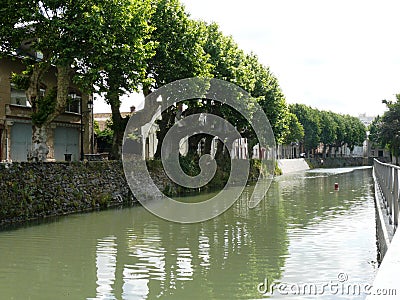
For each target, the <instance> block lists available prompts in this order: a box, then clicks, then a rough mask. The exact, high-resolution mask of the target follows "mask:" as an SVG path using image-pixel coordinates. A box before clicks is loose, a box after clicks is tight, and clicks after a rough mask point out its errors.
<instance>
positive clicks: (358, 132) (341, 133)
mask: <svg viewBox="0 0 400 300" xmlns="http://www.w3.org/2000/svg"><path fill="white" fill-rule="evenodd" d="M289 109H290V111H291V112H292V113H293V114H295V115H296V116H297V118H298V120H299V121H300V123H301V125H302V126H303V128H304V138H303V140H302V143H303V145H304V147H305V150H306V151H307V152H309V151H311V150H313V149H315V148H317V146H318V145H319V144H320V143H323V144H324V147H325V148H326V147H328V148H329V147H331V146H336V147H340V146H343V145H345V144H347V146H348V147H349V148H350V150H351V151H352V150H353V149H354V147H355V146H361V145H362V144H363V142H364V140H365V138H366V128H365V126H364V124H363V123H362V122H361V121H360V120H359V119H358V118H356V117H352V116H350V115H342V114H337V113H333V112H330V111H320V110H318V109H314V108H311V107H309V106H306V105H304V104H292V105H290V106H289Z"/></svg>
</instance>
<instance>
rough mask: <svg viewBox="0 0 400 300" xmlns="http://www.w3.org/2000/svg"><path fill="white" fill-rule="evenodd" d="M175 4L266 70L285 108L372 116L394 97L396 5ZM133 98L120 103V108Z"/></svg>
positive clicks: (397, 84) (399, 83) (290, 1)
mask: <svg viewBox="0 0 400 300" xmlns="http://www.w3.org/2000/svg"><path fill="white" fill-rule="evenodd" d="M181 2H182V3H183V4H184V5H185V7H186V10H187V12H188V13H189V14H190V15H191V17H192V18H194V19H201V20H204V21H207V22H216V23H218V24H219V26H220V28H221V31H222V32H223V33H224V34H225V35H232V37H233V38H234V40H235V41H236V42H237V43H238V45H239V47H240V48H241V49H243V50H244V51H245V52H246V53H250V52H253V53H255V54H256V55H257V56H258V57H259V60H260V62H261V63H263V64H264V65H265V66H269V67H270V70H271V71H272V73H274V74H275V76H276V77H277V79H278V81H279V83H280V86H281V88H282V91H283V93H284V95H285V97H286V101H287V103H304V104H307V105H310V106H312V107H315V108H318V109H322V110H331V111H334V112H337V113H345V114H351V115H354V116H358V114H361V113H366V114H367V115H369V116H375V115H378V114H380V115H381V114H382V113H383V112H384V110H385V105H384V104H382V100H383V99H387V100H394V99H395V94H397V93H400V38H399V32H400V18H399V16H398V14H399V12H400V1H398V0H379V1H369V0H363V1H360V0H346V1H344V0H335V1H327V0H246V1H239V0H181ZM139 98H140V97H139V96H137V95H136V96H133V97H130V98H128V99H127V100H124V101H123V105H122V109H121V110H122V111H128V110H129V107H130V105H132V103H134V104H135V103H137V102H138V99H139ZM133 99H134V100H133ZM95 104H96V103H95ZM105 108H106V109H107V107H105ZM99 110H102V111H104V109H103V108H102V107H101V105H98V108H97V111H98V112H100V111H99Z"/></svg>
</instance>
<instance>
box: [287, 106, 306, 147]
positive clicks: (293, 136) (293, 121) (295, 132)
mask: <svg viewBox="0 0 400 300" xmlns="http://www.w3.org/2000/svg"><path fill="white" fill-rule="evenodd" d="M288 117H289V130H287V133H286V136H285V140H284V143H285V144H290V143H292V142H300V141H302V140H303V138H304V128H303V125H301V123H300V122H299V120H298V119H297V116H296V115H295V114H293V113H289V116H288Z"/></svg>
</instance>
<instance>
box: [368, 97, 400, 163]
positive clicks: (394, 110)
mask: <svg viewBox="0 0 400 300" xmlns="http://www.w3.org/2000/svg"><path fill="white" fill-rule="evenodd" d="M382 102H383V103H385V104H386V106H387V108H388V110H387V111H385V113H384V114H383V116H382V117H377V118H376V119H375V120H374V122H373V123H372V124H371V128H370V130H371V134H370V137H371V139H372V140H373V141H374V142H376V143H380V144H381V145H382V146H386V147H387V148H388V149H389V150H390V152H391V154H392V155H393V156H395V157H399V156H400V94H396V100H395V101H387V100H383V101H382Z"/></svg>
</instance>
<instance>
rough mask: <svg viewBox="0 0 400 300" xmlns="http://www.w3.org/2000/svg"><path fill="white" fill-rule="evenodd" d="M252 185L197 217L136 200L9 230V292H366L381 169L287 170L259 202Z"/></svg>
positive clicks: (4, 269) (282, 295) (113, 295)
mask: <svg viewBox="0 0 400 300" xmlns="http://www.w3.org/2000/svg"><path fill="white" fill-rule="evenodd" d="M335 182H337V183H339V186H340V190H339V191H334V183H335ZM250 192H251V187H248V188H246V190H245V192H244V193H243V195H242V197H241V199H240V200H238V201H237V202H236V203H235V204H234V205H233V206H232V207H231V208H230V209H229V210H228V211H226V212H225V213H224V214H223V215H221V216H219V217H217V218H215V219H213V220H210V221H207V222H204V223H199V224H176V223H171V222H167V221H164V220H162V219H159V218H158V217H155V216H153V215H152V214H150V213H148V212H147V211H146V210H145V209H143V208H142V207H139V206H137V207H132V208H125V209H115V210H108V211H102V212H95V213H87V214H78V215H71V216H67V217H62V218H59V219H57V220H54V221H52V222H49V223H42V224H39V225H31V226H26V227H23V228H18V229H15V230H7V231H2V232H0V299H158V298H160V299H262V298H270V297H271V298H278V299H364V298H365V294H363V293H362V291H363V287H364V286H365V285H367V284H371V283H372V281H373V278H374V276H375V273H376V268H377V263H376V259H377V250H376V237H375V212H374V203H373V181H372V175H371V169H366V168H360V169H331V170H313V171H309V172H303V173H295V174H291V175H285V176H281V177H279V178H276V179H275V180H274V182H273V183H272V186H271V188H270V190H269V192H268V194H267V197H266V199H264V200H263V201H262V202H261V203H260V204H259V205H258V206H257V207H256V208H254V209H248V208H247V205H246V201H247V200H248V197H249V193H250ZM187 200H188V201H195V200H196V199H195V198H193V197H191V198H190V199H187ZM273 282H274V283H275V286H272V288H271V289H269V291H268V290H267V289H266V286H270V284H272V283H273ZM278 283H280V285H279V287H280V290H277V289H278ZM306 284H308V285H314V288H317V290H316V291H313V290H312V291H311V293H310V292H307V291H306V289H303V288H302V287H303V286H304V285H306ZM326 284H330V286H329V289H331V291H329V290H328V286H326V287H325V289H324V285H326ZM335 284H336V285H335ZM347 284H354V285H356V286H360V287H361V293H360V295H359V294H358V293H357V291H356V292H351V291H350V293H347V291H346V289H347V286H346V285H347ZM285 285H286V287H285ZM296 285H297V287H296ZM332 285H333V288H332ZM343 288H344V289H343ZM271 290H272V295H270V294H271ZM343 290H344V291H343ZM264 292H265V293H264ZM301 292H303V294H301V295H294V294H296V293H297V294H299V293H301ZM315 292H316V293H318V294H319V295H314V293H315ZM343 292H344V293H343Z"/></svg>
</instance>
